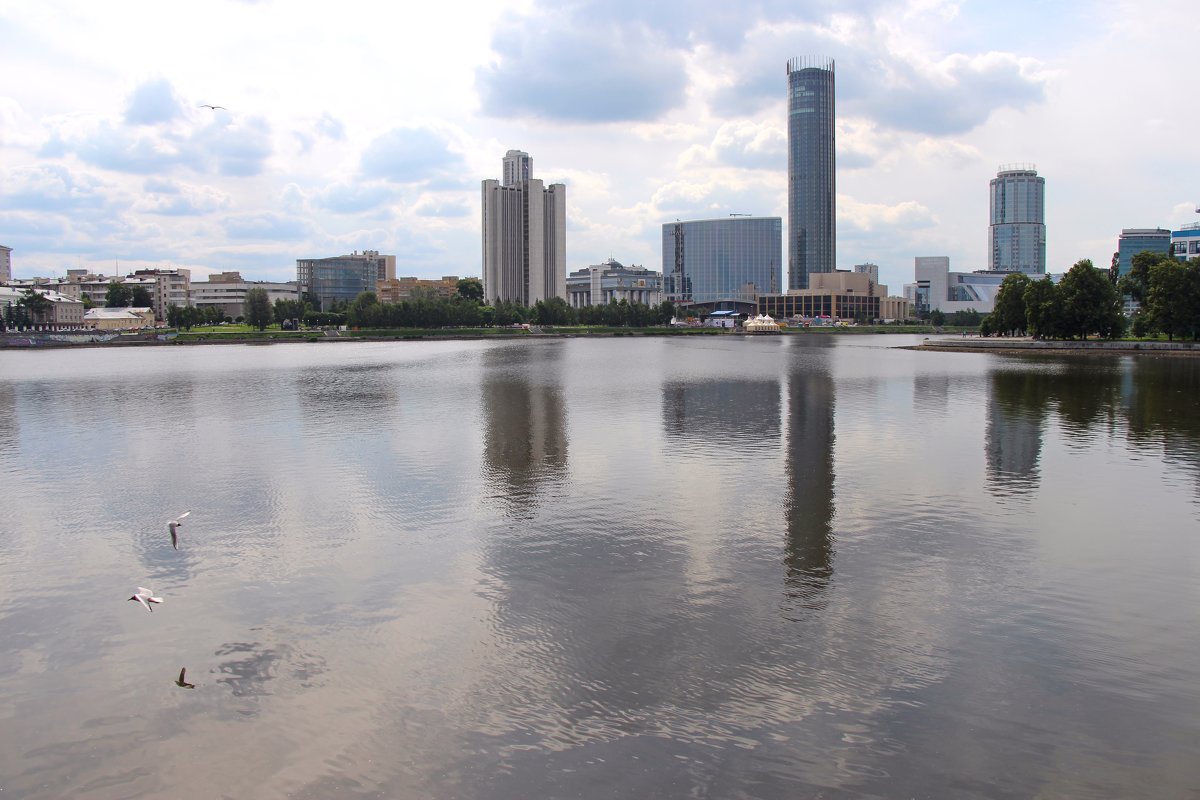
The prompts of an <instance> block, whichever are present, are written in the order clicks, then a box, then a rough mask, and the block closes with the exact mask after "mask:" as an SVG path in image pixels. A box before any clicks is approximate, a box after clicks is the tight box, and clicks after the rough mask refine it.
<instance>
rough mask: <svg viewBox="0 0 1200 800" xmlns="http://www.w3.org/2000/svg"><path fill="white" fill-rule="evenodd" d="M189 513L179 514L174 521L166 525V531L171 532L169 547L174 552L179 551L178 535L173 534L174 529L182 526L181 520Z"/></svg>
mask: <svg viewBox="0 0 1200 800" xmlns="http://www.w3.org/2000/svg"><path fill="white" fill-rule="evenodd" d="M190 513H192V512H191V511H185V512H183V513H182V514H180V515H179V516H178V517H176V518H175V519H173V520H171V521H170V522H168V523H167V530H169V531H171V547H174V548H175V549H176V550H178V549H179V534H178V533H176V532H175V529H176V528H178V527H179V526H180V525H182V524H183V521H182V520H183V518H184V517H186V516H187V515H188V514H190Z"/></svg>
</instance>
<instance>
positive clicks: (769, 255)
mask: <svg viewBox="0 0 1200 800" xmlns="http://www.w3.org/2000/svg"><path fill="white" fill-rule="evenodd" d="M662 254H663V257H662V270H663V271H662V275H663V294H664V295H665V299H667V300H670V301H671V302H673V303H677V304H684V305H688V304H706V305H709V304H711V305H712V306H713V309H714V310H715V309H716V308H717V307H718V306H721V305H722V304H724V305H725V306H726V307H728V306H730V305H735V304H738V303H741V304H743V305H746V306H747V307H748V308H747V309H746V310H749V308H750V307H753V306H754V304H755V302H756V301H755V298H756V297H757V296H758V295H759V294H763V293H769V292H779V291H780V290H781V286H780V282H781V278H782V263H781V259H782V256H783V220H782V219H780V218H779V217H752V216H729V217H720V218H718V219H701V220H689V221H686V222H678V221H676V222H668V223H667V224H665V225H663V226H662Z"/></svg>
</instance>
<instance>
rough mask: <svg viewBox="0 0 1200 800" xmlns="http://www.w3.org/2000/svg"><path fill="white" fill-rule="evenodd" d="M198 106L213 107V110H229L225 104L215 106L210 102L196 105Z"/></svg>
mask: <svg viewBox="0 0 1200 800" xmlns="http://www.w3.org/2000/svg"><path fill="white" fill-rule="evenodd" d="M196 108H211V109H212V110H213V111H216V110H217V109H218V108H219V109H221V110H222V111H228V110H229V109H228V108H226V107H225V106H214V105H209V104H208V103H201V104H200V105H198V106H196Z"/></svg>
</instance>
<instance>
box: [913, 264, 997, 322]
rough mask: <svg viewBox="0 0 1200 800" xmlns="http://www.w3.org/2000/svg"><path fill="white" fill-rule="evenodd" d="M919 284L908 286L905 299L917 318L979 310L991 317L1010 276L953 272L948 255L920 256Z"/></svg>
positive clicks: (979, 272)
mask: <svg viewBox="0 0 1200 800" xmlns="http://www.w3.org/2000/svg"><path fill="white" fill-rule="evenodd" d="M914 266H915V272H916V282H915V283H910V284H907V285H905V287H904V288H905V297H907V298H908V299H909V300H910V301H911V302H912V304H913V310H914V311H915V312H916V313H917V314H918V315H923V314H928V313H930V312H933V311H941V312H942V313H945V314H951V313H954V312H955V311H978V312H979V313H980V314H990V313H991V312H992V310H993V309H994V308H995V306H996V293H997V292H998V291H999V290H1000V284H1001V283H1003V282H1004V279H1005V278H1006V277H1007V276H1008V275H1009V274H1011V273H1009V272H992V271H989V270H977V271H975V272H951V271H950V258H949V257H948V256H917V257H916V260H915V265H914Z"/></svg>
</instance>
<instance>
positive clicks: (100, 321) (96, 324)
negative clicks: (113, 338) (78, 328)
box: [83, 306, 154, 331]
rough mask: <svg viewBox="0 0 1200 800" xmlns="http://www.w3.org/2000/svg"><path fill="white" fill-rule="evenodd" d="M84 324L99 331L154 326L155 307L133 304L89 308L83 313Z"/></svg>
mask: <svg viewBox="0 0 1200 800" xmlns="http://www.w3.org/2000/svg"><path fill="white" fill-rule="evenodd" d="M83 326H84V327H85V328H95V329H96V330H98V331H122V330H137V329H139V328H153V327H154V309H152V308H148V307H141V308H139V307H137V306H133V307H130V308H89V309H88V310H87V313H86V314H84V315H83Z"/></svg>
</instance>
